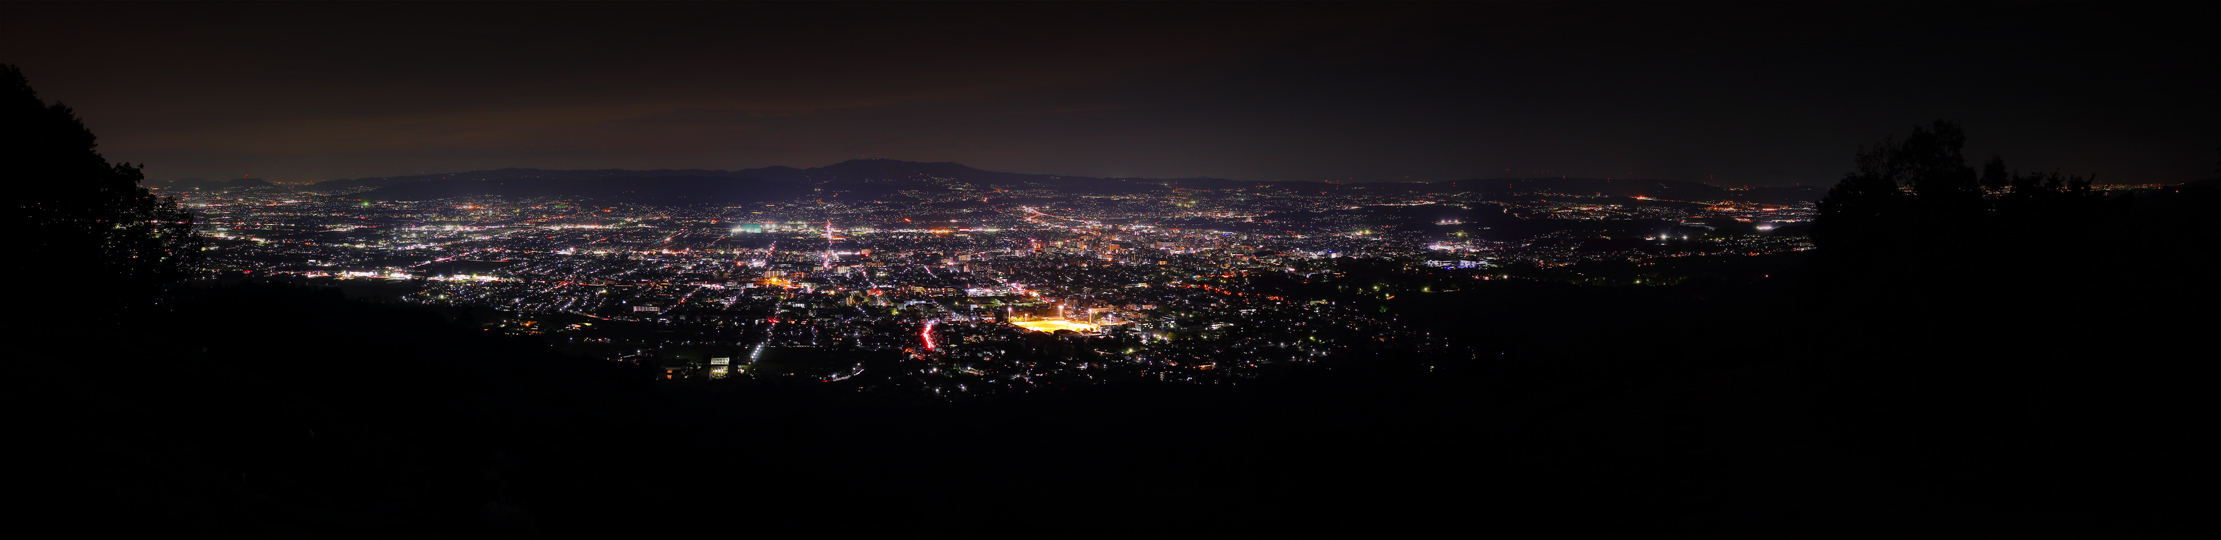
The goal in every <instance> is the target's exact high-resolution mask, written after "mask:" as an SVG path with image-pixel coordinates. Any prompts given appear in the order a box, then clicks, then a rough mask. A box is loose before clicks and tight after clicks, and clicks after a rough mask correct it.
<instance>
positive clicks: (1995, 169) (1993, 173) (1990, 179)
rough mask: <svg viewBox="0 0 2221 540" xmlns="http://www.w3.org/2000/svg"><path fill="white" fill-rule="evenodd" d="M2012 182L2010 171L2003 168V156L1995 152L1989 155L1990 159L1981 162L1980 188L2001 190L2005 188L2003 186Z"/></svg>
mask: <svg viewBox="0 0 2221 540" xmlns="http://www.w3.org/2000/svg"><path fill="white" fill-rule="evenodd" d="M2012 183H2013V175H2012V173H2009V172H2006V170H2005V158H2003V157H1999V156H1997V155H1995V154H1992V155H1990V161H1989V162H1988V163H1983V164H1982V189H1984V190H1988V191H2001V190H2004V189H2005V186H2007V185H2011V184H2012Z"/></svg>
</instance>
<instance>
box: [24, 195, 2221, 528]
mask: <svg viewBox="0 0 2221 540" xmlns="http://www.w3.org/2000/svg"><path fill="white" fill-rule="evenodd" d="M2192 195H2195V194H2192ZM2199 197H2203V198H2199ZM2199 197H2190V196H2184V197H2160V198H2148V199H2147V200H2143V201H2132V202H2121V203H2119V204H2115V205H2114V206H2111V207H2108V208H2110V210H2105V212H2111V213H2109V214H2092V215H2099V216H2101V217H2104V218H2105V219H2103V220H2100V221H2092V222H2083V223H2079V224H2077V223H2074V222H2056V221H2047V222H2045V223H2049V224H2050V225H2044V226H2045V227H2053V228H2052V229H2046V230H2044V231H2043V234H2041V235H2025V236H2024V235H2015V234H2006V233H2013V232H2014V231H2015V230H2016V229H2010V228H2008V229H2004V230H2002V231H2001V232H1996V233H1997V234H1995V235H1993V236H1991V237H1987V238H1984V237H1980V236H1973V237H1961V238H1959V239H1958V240H1955V241H1956V242H1957V243H1953V244H1945V243H1936V244H1929V245H1927V247H1920V246H1913V247H1909V248H1906V249H1903V250H1899V251H1895V252H1890V253H1881V254H1874V253H1870V254H1868V255H1869V256H1867V257H1863V258H1858V259H1849V260H1847V259H1844V258H1842V257H1840V256H1822V257H1809V256H1798V257H1787V258H1771V259H1769V258H1751V259H1747V260H1741V261H1739V262H1734V263H1731V264H1716V265H1708V266H1704V267H1703V268H1699V269H1694V270H1690V272H1689V274H1688V275H1685V276H1679V277H1673V276H1657V275H1654V274H1653V275H1649V277H1646V278H1645V279H1650V278H1658V277H1672V279H1664V280H1662V281H1664V282H1669V283H1678V284H1677V285H1671V286H1595V285H1590V286H1574V285H1567V284H1556V283H1551V282H1548V281H1544V280H1539V279H1536V280H1511V281H1510V282H1503V281H1489V282H1485V283H1486V284H1485V285H1480V284H1473V283H1467V284H1465V285H1461V288H1459V289H1458V290H1457V291H1456V292H1443V293H1431V294H1417V295H1406V296H1400V297H1398V299H1396V300H1391V301H1386V302H1384V303H1383V304H1382V308H1383V309H1386V310H1389V311H1388V312H1389V313H1393V314H1396V316H1397V317H1399V318H1400V319H1401V320H1403V321H1405V322H1406V323H1409V324H1416V325H1421V326H1423V327H1425V328H1426V329H1428V330H1430V331H1434V332H1437V333H1439V334H1441V335H1456V336H1459V340H1458V341H1456V342H1455V343H1456V345H1454V346H1452V347H1449V348H1445V349H1443V350H1441V351H1437V352H1436V353H1434V354H1432V355H1429V356H1426V357H1424V358H1399V357H1382V356H1368V355H1366V354H1364V353H1356V354H1352V355H1350V356H1346V357H1340V358H1334V359H1332V360H1331V361H1328V362H1322V363H1321V364H1319V365H1317V366H1313V367H1310V368H1307V369H1301V370H1296V371H1293V372H1291V373H1287V374H1284V375H1276V376H1274V377H1272V378H1268V379H1264V380H1256V381H1250V382H1245V383H1243V384H1240V385H1226V386H1180V385H1159V384H1133V385H1112V386H1103V387H1094V388H1083V389H1076V390H1069V391H1062V392H1055V393H1049V394H1035V395H1025V396H1016V397H1007V398H997V399H990V400H981V401H971V402H960V403H938V402H927V401H923V400H918V399H915V398H914V397H912V396H906V395H900V394H884V393H859V392H855V391H854V390H853V389H852V388H849V387H843V386H839V385H828V384H799V385H798V384H780V383H769V382H758V381H740V380H727V381H697V382H687V383H654V382H650V377H651V375H650V374H649V373H647V372H645V371H640V370H638V369H637V368H634V367H632V366H629V365H625V364H612V363H604V362H599V361H592V360H584V359H578V358H570V357H565V356H561V355H557V354H554V353H553V352H551V351H550V350H549V349H548V348H546V347H545V346H543V345H540V344H538V343H536V342H533V341H530V340H526V339H523V338H511V337H502V336H498V335H494V334H493V333H491V332H487V331H484V330H483V329H480V328H477V327H475V326H471V325H465V324H457V323H455V322H452V321H449V320H447V319H445V318H443V317H441V316H439V315H437V314H434V313H431V312H428V311H422V310H418V309H414V308H406V307H399V306H393V305H386V304H377V303H371V302H366V301H359V300H349V299H346V298H343V297H341V296H340V295H339V293H337V292H335V291H330V290H315V289H307V288H299V287H292V286H280V285H234V286H228V287H219V288H210V289H199V290H192V291H188V292H185V293H183V294H182V295H180V296H179V297H177V298H174V299H172V300H168V301H165V302H164V303H163V304H162V307H161V308H159V309H158V310H156V311H157V312H156V313H151V314H143V315H139V316H134V317H133V318H132V319H131V321H132V322H130V323H121V322H116V321H114V320H107V319H101V318H99V317H90V318H69V319H64V320H48V321H44V322H39V323H34V324H30V325H23V326H17V327H14V329H13V332H14V335H13V336H12V338H13V339H12V340H11V344H12V345H14V346H15V348H16V349H17V351H18V352H17V353H16V354H13V355H11V358H13V359H14V360H15V361H13V362H10V363H9V365H8V367H7V368H6V369H8V370H10V373H8V374H7V376H6V377H4V378H0V381H4V384H5V385H6V388H5V396H6V397H7V399H8V400H9V401H8V406H7V415H8V418H7V429H8V433H9V435H10V437H9V438H10V440H12V441H18V443H17V447H18V448H20V449H22V451H20V452H18V453H17V455H18V457H17V458H16V459H15V460H14V462H15V464H16V466H15V467H13V468H12V469H11V470H12V471H13V472H12V473H11V475H12V477H11V478H10V481H9V483H10V486H11V491H14V492H15V493H17V494H19V495H20V496H18V497H15V498H14V499H16V500H19V501H29V503H28V504H19V505H14V506H11V507H10V508H9V512H10V513H11V516H10V518H9V519H10V521H11V523H16V524H18V527H19V528H30V529H32V530H33V532H34V534H36V535H38V536H95V535H99V536H120V535H124V534H134V535H165V536H167V535H177V534H183V535H191V536H224V537H376V538H386V537H398V536H412V537H418V536H421V537H480V536H506V537H580V538H593V537H612V536H643V537H656V536H688V535H696V534H699V535H720V536H729V535H750V534H755V535H767V536H801V535H821V534H858V533H871V534H891V535H903V536H928V537H974V536H1050V535H1054V536H1095V537H1132V536H1225V535H1243V536H1248V535H1259V534H1293V535H1325V534H1333V535H1361V534H1378V533H1383V532H1386V533H1389V534H1398V533H1407V534H1408V533H1417V532H1435V531H1445V530H1447V531H1453V532H1462V533H1463V534H1489V533H1507V534H1534V533H1542V534H1552V535H1559V534H1580V533H1593V532H1603V533H1638V534H1658V533H1698V534H1753V535H1755V534H1781V533H1790V534H1798V535H1808V534H1815V533H1818V534H1832V533H1903V532H1921V533H1926V532H1930V531H1937V532H1944V533H1945V534H2000V533H2003V534H2013V533H2023V534H2025V533H2039V534H2042V533H2051V534H2057V533H2061V532H2065V533H2069V534H2074V533H2080V534H2090V535H2095V534H2124V533H2125V534H2127V535H2132V536H2170V535H2178V534H2181V533H2184V532H2186V531H2187V529H2185V528H2184V527H2186V523H2187V521H2186V520H2184V519H2182V518H2183V517H2184V516H2187V515H2190V514H2189V512H2190V510H2191V509H2192V508H2194V507H2193V506H2192V505H2193V504H2196V501H2198V500H2200V499H2197V498H2194V497H2189V496H2185V495H2183V494H2186V493H2195V490H2196V488H2197V487H2199V486H2201V485H2202V484H2203V483H2204V482H2205V480H2206V479H2207V478H2208V475H2206V474H2205V473H2204V469H2205V467H2203V466H2202V465H2199V463H2201V462H2202V461H2203V460H2204V459H2205V456H2207V455H2210V450H2211V449H2212V448H2211V447H2210V446H2209V445H2207V444H2206V443H2202V442H2200V441H2201V440H2202V439H2203V437H2200V435H2202V433H2201V432H2202V431H2203V428H2204V427H2205V426H2206V425H2209V424H2210V423H2211V420H2210V418H2211V416H2210V413H2209V412H2207V411H2209V410H2211V408H2212V407H2210V405H2211V401H2212V400H2211V399H2210V398H2209V397H2208V396H2210V391H2209V390H2207V389H2206V387H2207V386H2209V385H2210V384H2211V383H2212V377H2211V375H2210V372H2211V369H2210V368H2208V367H2207V365H2206V364H2207V363H2208V362H2209V361H2208V360H2206V357H2208V356H2211V354H2210V353H2207V352H2205V351H2206V350H2208V349H2210V345H2209V344H2207V343H2205V342H2204V341H2205V340H2206V339H2207V337H2208V336H2210V335H2211V331H2212V327H2213V321H2214V317H2213V314H2212V306H2213V305H2214V304H2213V301H2214V300H2215V299H2216V298H2217V295H2216V294H2215V290H2216V289H2215V288H2214V286H2213V285H2211V284H2208V283H2206V281H2208V276H2209V275H2210V272H2211V271H2212V270H2213V266H2212V264H2211V263H2212V262H2213V260H2212V257H2211V255H2212V254H2214V253H2216V245H2217V244H2216V243H2215V240H2216V238H2221V235H2216V234H2215V228H2214V223H2212V222H2211V221H2210V220H2208V219H2206V218H2205V217H2204V216H2205V212H2206V208H2208V206H2207V205H2208V203H2210V202H2211V198H2210V194H2208V195H2203V196H2199ZM2109 204H2110V203H2109ZM2062 223H2063V225H2061V224H2062ZM2000 227H2008V225H2000ZM1977 232H1980V231H1977ZM1993 232H1995V231H1993ZM1947 246H1957V247H1959V248H1958V249H1941V248H1942V247H1947ZM1968 246H1972V247H1968ZM1916 248H1917V249H1916ZM2051 253H2063V254H2072V255H2071V256H2069V255H2056V256H2055V255H2047V254H2051ZM1822 255H1829V254H1827V253H1822ZM1604 270H1609V271H1619V270H1626V269H1617V270H1615V269H1604ZM1642 271H1644V272H1660V271H1663V270H1657V269H1655V268H1651V269H1644V270H1642ZM1748 274H1756V275H1748ZM1393 277H1394V276H1383V277H1382V279H1384V280H1387V279H1392V278H1393ZM1592 277H1593V276H1592ZM1436 285H1439V283H1436ZM1429 287H1430V288H1429V289H1428V290H1449V289H1448V288H1441V287H1436V286H1432V285H1430V286H1429Z"/></svg>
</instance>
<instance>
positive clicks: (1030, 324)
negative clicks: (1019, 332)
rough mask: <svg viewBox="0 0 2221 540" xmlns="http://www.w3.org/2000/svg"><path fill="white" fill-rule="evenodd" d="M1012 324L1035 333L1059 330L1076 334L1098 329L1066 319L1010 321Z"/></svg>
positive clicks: (1091, 325) (1094, 326)
mask: <svg viewBox="0 0 2221 540" xmlns="http://www.w3.org/2000/svg"><path fill="white" fill-rule="evenodd" d="M1010 324H1015V325H1018V327H1019V328H1024V329H1027V330H1032V331H1035V332H1055V331H1058V330H1071V331H1074V332H1094V331H1095V328H1096V325H1093V324H1088V323H1084V322H1080V321H1073V320H1066V319H1035V320H1030V321H1010Z"/></svg>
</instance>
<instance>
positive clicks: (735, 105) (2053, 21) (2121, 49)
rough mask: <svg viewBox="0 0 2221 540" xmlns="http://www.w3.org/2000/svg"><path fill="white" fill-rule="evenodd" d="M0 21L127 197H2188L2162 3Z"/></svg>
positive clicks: (2191, 111) (715, 10)
mask: <svg viewBox="0 0 2221 540" xmlns="http://www.w3.org/2000/svg"><path fill="white" fill-rule="evenodd" d="M118 7H125V6H119V5H117V4H83V5H80V4H9V5H7V6H6V7H0V12H4V13H6V14H7V16H5V17H0V21H7V22H0V29H4V30H5V31H0V50H6V51H9V52H10V53H11V55H12V57H11V58H6V59H0V60H4V61H6V62H9V63H13V64H16V65H18V66H21V67H22V69H23V70H24V71H25V73H26V74H27V75H28V76H29V77H30V78H31V79H32V80H33V81H34V82H35V83H36V84H38V85H39V88H40V89H41V91H42V92H43V94H42V97H44V98H45V99H47V100H49V101H60V102H63V103H67V104H69V105H71V106H72V107H74V108H76V109H77V111H78V112H79V114H80V116H82V117H83V118H85V121H86V123H87V125H88V126H89V127H91V128H92V129H93V130H94V131H95V132H97V133H99V134H101V136H102V137H103V139H102V146H101V149H102V151H103V152H104V153H105V154H106V155H107V156H108V158H109V159H110V160H113V161H127V162H132V163H145V164H146V166H147V175H148V177H149V178H151V179H158V180H168V179H177V178H185V177H203V178H240V177H259V178H266V179H270V180H273V181H278V182H285V183H298V182H310V181H317V180H330V179H337V178H360V177H372V176H400V175H411V174H428V173H442V172H461V171H469V170H479V169H499V168H506V167H522V168H541V169H607V168H616V169H715V170H739V169H748V168H757V167H766V166H775V165H785V166H794V167H808V166H812V165H814V164H827V163H838V162H840V161H844V160H848V159H856V158H889V159H901V160H908V161H920V162H956V163H963V164H965V165H969V166H972V167H977V168H980V169H984V170H994V171H1009V172H1017V173H1029V174H1055V175H1075V176H1093V177H1157V178H1177V177H1218V178H1228V179H1234V180H1243V181H1290V180H1309V181H1317V180H1329V179H1332V180H1344V181H1358V182H1370V181H1448V180H1458V179H1466V178H1498V177H1522V178H1534V177H1556V176H1561V175H1562V176H1571V177H1591V178H1646V179H1670V180H1687V181H1698V182H1709V183H1714V184H1718V185H1753V186H1770V185H1779V186H1786V185H1790V184H1795V183H1803V184H1806V185H1812V184H1816V183H1822V184H1825V183H1832V182H1834V181H1835V180H1837V179H1840V178H1841V177H1842V176H1843V174H1844V173H1845V172H1846V171H1848V170H1849V169H1850V164H1849V163H1847V162H1846V161H1845V160H1844V159H1843V157H1842V156H1845V155H1848V154H1849V152H1850V151H1851V150H1852V149H1853V148H1854V147H1856V146H1858V145H1861V144H1867V143H1871V142H1873V141H1875V140H1877V139H1879V138H1880V137H1881V136H1884V135H1888V134H1894V133H1902V132H1903V131H1904V130H1905V129H1907V128H1908V127H1910V126H1913V125H1919V124H1922V123H1925V122H1927V121H1929V120H1933V119H1937V118H1944V119H1951V120H1955V121H1957V122H1959V123H1960V124H1961V125H1964V126H1966V128H1967V130H1968V132H1969V134H1970V135H1971V139H1972V140H1973V141H1976V142H1975V143H1974V145H1973V146H1970V147H1969V148H1968V156H1969V158H1970V159H1976V160H1980V159H1987V158H1988V157H1989V156H1990V155H1992V154H1996V155H2001V156H2003V157H2004V158H2005V160H2006V161H2007V163H2009V164H2011V165H2012V166H2013V167H2014V168H2017V169H2021V170H2026V171H2051V170H2060V171H2063V172H2067V173H2071V174H2095V175H2096V176H2097V179H2098V181H2099V182H2101V183H2180V182H2184V181H2190V180H2196V179H2200V178H2209V177H2211V176H2212V175H2213V171H2211V163H2212V156H2213V148H2215V147H2216V146H2221V133H2217V132H2216V131H2215V130H2213V129H2211V127H2210V126H2213V125H2217V124H2221V108H2216V107H2215V106H2214V100H2212V99H2211V97H2210V96H2212V95H2214V94H2215V93H2216V92H2215V90H2216V88H2215V78H2214V76H2213V75H2212V73H2211V70H2210V69H2204V66H2210V65H2213V64H2214V63H2215V61H2216V58H2215V54H2216V53H2214V52H2212V51H2213V50H2215V49H2214V48H2213V47H2207V46H2201V45H2203V44H2205V43H2206V42H2208V41H2210V38H2207V37H2203V36H2205V35H2207V34H2208V32H2206V31H2205V30H2204V29H2203V28H2202V27H2197V26H2194V25H2197V24H2200V23H2198V21H2202V20H2208V19H2209V17H2205V16H2202V14H2206V13H2207V12H2206V11H2202V10H2199V8H2195V7H2185V6H2179V5H2176V6H2150V5H2134V6H2121V5H2104V6H2090V5H2055V4H2038V5H2030V4H1950V5H1944V6H1911V5H1838V4H1823V5H1811V4H1795V5H1776V4H1763V5H1753V4H1730V5H1714V4H1694V5H1691V4H1571V5H1564V4H1552V5H1479V6H1474V5H1407V4H1395V5H1373V4H1366V5H1342V4H1327V5H1315V4H1298V5H1286V4H1262V5H1259V4H1234V5H1224V4H1211V5H1186V6H1164V5H1093V4H1090V5H1069V4H1057V5H996V6H974V5H961V6H950V5H939V4H928V5H916V4H832V5H774V6H755V5H746V6H741V5H697V4H681V5H669V4H658V5H608V4H588V5H517V4H461V5H454V4H440V5H416V6H411V7H409V8H407V9H401V8H399V7H398V6H393V5H384V4H372V5H328V4H315V5H259V4H256V5H240V4H167V3H165V4H148V5H135V6H128V7H129V9H115V8H118Z"/></svg>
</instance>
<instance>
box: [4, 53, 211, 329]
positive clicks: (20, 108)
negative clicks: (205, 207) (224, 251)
mask: <svg viewBox="0 0 2221 540" xmlns="http://www.w3.org/2000/svg"><path fill="white" fill-rule="evenodd" d="M97 146H98V145H97V143H96V142H95V139H94V137H93V133H92V131H90V130H87V129H85V124H84V123H83V122H81V121H79V120H78V118H77V115H76V114H75V113H74V112H72V111H71V110H70V108H69V107H67V106H64V105H62V104H60V103H56V104H53V105H48V104H46V103H45V102H44V101H42V100H40V99H39V96H38V93H37V92H36V91H34V90H32V89H31V83H30V81H29V80H28V79H26V78H24V76H23V72H22V71H21V70H19V69H17V68H16V67H15V66H13V65H4V64H0V174H4V175H6V177H7V181H8V182H7V183H8V185H7V189H6V190H4V191H0V193H5V194H6V195H4V196H5V197H6V200H7V206H8V208H9V211H8V212H7V218H6V219H7V220H8V221H7V224H8V225H9V226H8V230H9V231H10V232H12V233H14V234H15V237H16V238H17V239H18V240H17V242H18V243H17V244H16V246H14V249H16V250H18V251H17V257H13V258H14V259H15V262H13V263H11V264H8V265H5V266H6V268H7V270H6V272H7V274H8V277H9V278H10V280H9V281H10V282H12V283H55V284H58V285H61V286H58V287H55V286H48V287H34V288H31V290H30V291H29V292H30V293H31V294H34V295H53V296H55V297H66V298H69V299H70V300H72V303H73V304H79V305H85V304H97V302H85V301H86V300H116V299H139V300H143V299H146V298H149V297H150V296H151V294H152V293H154V292H155V291H156V290H158V289H159V288H160V287H161V286H163V285H166V284H170V283H175V282H176V281H178V280H180V279H182V278H183V277H185V275H186V274H187V273H188V272H189V271H190V270H191V269H192V268H193V266H194V265H195V264H197V263H198V261H199V260H200V250H201V244H202V242H201V239H200V237H199V236H198V235H196V234H195V233H194V231H193V217H192V214H191V213H189V212H186V211H184V210H182V209H180V208H178V206H177V202H176V200H174V199H171V198H166V197H157V196H155V195H154V194H152V193H150V192H148V191H147V190H146V189H145V188H141V187H139V185H138V183H139V181H140V180H141V179H143V178H145V175H143V174H142V173H141V172H140V167H138V166H135V165H132V164H129V163H114V164H111V163H109V162H108V160H107V159H105V158H103V157H101V155H100V153H99V152H97V151H95V148H96V147H97ZM57 281H58V282H59V283H56V282H57ZM65 295H66V296H65ZM93 307H95V308H101V309H105V308H106V307H108V306H99V305H94V306H93Z"/></svg>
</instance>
